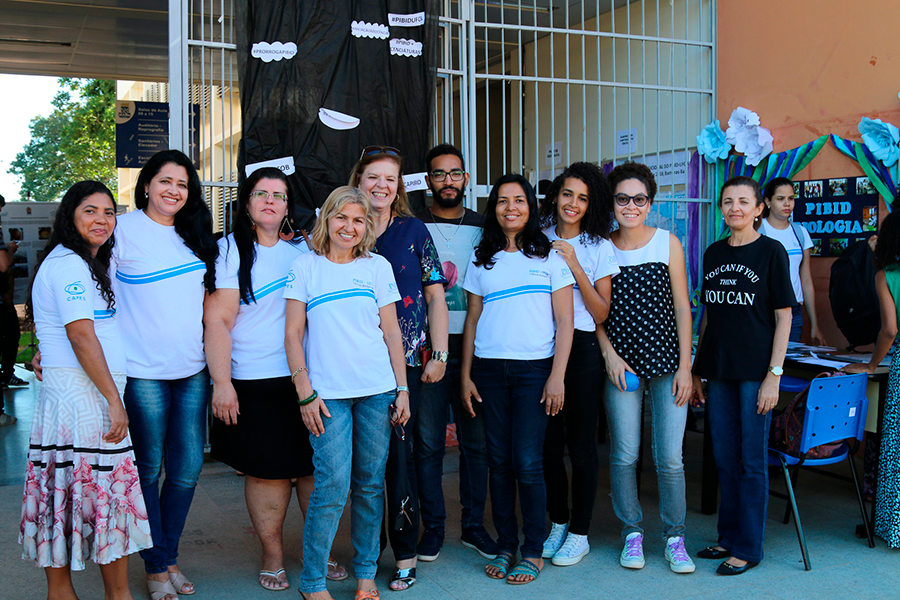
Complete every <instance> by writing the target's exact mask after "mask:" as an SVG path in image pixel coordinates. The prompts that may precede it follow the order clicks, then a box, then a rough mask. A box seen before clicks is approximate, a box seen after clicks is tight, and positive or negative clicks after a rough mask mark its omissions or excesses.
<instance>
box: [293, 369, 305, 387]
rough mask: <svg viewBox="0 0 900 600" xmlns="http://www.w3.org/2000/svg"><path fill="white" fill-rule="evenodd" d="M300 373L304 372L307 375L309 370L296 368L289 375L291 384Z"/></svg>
mask: <svg viewBox="0 0 900 600" xmlns="http://www.w3.org/2000/svg"><path fill="white" fill-rule="evenodd" d="M300 371H306V372H307V373H309V369H307V368H306V367H297V370H296V371H294V372H293V373H291V383H294V378H295V377H296V376H297V375H299V374H300Z"/></svg>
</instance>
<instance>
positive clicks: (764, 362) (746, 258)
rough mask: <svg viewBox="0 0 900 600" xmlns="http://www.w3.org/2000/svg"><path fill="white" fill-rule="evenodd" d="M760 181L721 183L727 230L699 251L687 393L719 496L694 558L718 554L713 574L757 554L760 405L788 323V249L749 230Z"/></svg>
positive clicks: (763, 427)
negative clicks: (709, 538) (707, 538)
mask: <svg viewBox="0 0 900 600" xmlns="http://www.w3.org/2000/svg"><path fill="white" fill-rule="evenodd" d="M763 206H764V205H763V201H762V194H761V193H760V191H759V185H758V184H757V183H756V181H754V180H753V179H750V178H749V177H733V178H731V179H729V180H728V181H726V182H725V185H724V186H723V187H722V193H721V196H720V197H719V208H720V209H721V211H722V215H723V217H724V218H725V223H726V224H727V225H728V227H729V228H730V229H731V235H730V236H729V237H728V238H726V239H724V240H719V241H718V242H715V243H714V244H712V245H710V247H709V248H707V249H706V253H705V254H704V255H703V273H704V275H703V288H702V290H701V301H702V302H703V303H704V304H705V305H706V313H705V314H704V316H703V321H702V323H701V324H700V345H699V347H698V349H697V358H696V360H695V362H694V391H695V393H696V395H697V399H698V401H699V402H701V403H702V402H704V401H705V400H706V398H705V395H704V393H703V389H702V387H701V384H700V379H701V377H702V378H703V379H706V380H708V383H709V389H708V393H709V403H708V404H707V416H708V419H709V421H708V422H709V428H710V435H711V437H712V444H713V455H714V456H715V459H716V469H717V471H718V475H719V484H720V488H721V493H722V496H721V497H722V502H721V507H720V508H719V523H718V532H719V543H718V545H717V546H710V547H708V548H705V549H704V550H701V551H700V552H699V553H698V554H697V556H698V557H700V558H714V559H715V558H726V559H727V560H726V561H725V562H723V563H722V564H721V565H719V568H718V569H717V570H716V572H717V573H719V574H720V575H740V574H741V573H744V572H745V571H747V570H748V569H751V568H753V567H755V566H756V565H757V564H759V562H760V561H761V560H762V558H763V548H762V545H763V534H764V532H765V524H766V511H767V508H768V501H769V480H768V471H767V445H768V438H769V423H770V421H771V417H770V415H769V411H770V410H772V409H773V408H775V405H776V404H777V403H778V387H779V382H780V380H781V373H782V364H783V363H784V354H785V351H786V350H787V343H788V335H789V334H790V329H791V306H793V304H795V303H796V299H795V297H794V293H793V288H792V287H791V279H790V271H789V266H788V257H787V253H786V252H785V250H784V247H783V246H782V245H781V244H780V243H779V242H777V241H775V240H772V239H770V238H767V237H765V236H763V235H760V233H759V232H758V231H757V230H756V228H757V227H758V226H759V219H760V214H761V213H762V211H763Z"/></svg>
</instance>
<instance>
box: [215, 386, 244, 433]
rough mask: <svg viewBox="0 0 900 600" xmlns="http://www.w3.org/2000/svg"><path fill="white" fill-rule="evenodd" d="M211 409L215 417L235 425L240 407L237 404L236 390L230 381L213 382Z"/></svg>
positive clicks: (227, 423)
mask: <svg viewBox="0 0 900 600" xmlns="http://www.w3.org/2000/svg"><path fill="white" fill-rule="evenodd" d="M212 409H213V416H214V417H215V418H217V419H219V420H221V421H223V422H224V423H225V424H226V425H237V418H238V415H239V414H241V409H240V406H238V397H237V392H236V391H235V390H234V385H232V383H231V382H230V381H228V382H225V383H213V393H212Z"/></svg>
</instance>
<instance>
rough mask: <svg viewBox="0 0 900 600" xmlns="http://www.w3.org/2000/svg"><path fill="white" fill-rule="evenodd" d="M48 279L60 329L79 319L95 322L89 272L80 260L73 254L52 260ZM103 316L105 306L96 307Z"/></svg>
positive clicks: (92, 280) (92, 283) (91, 283)
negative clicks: (60, 323) (57, 312)
mask: <svg viewBox="0 0 900 600" xmlns="http://www.w3.org/2000/svg"><path fill="white" fill-rule="evenodd" d="M48 275H49V276H50V277H49V278H48V283H49V284H50V289H51V293H52V294H53V296H54V300H55V302H56V307H57V310H58V311H59V318H60V320H61V321H62V324H63V325H68V324H69V323H72V322H73V321H80V320H81V319H90V320H91V321H93V320H94V293H93V292H94V287H95V286H96V285H97V284H96V282H95V281H94V279H93V278H92V277H91V270H90V269H89V268H88V266H87V264H86V263H85V262H84V261H83V260H82V259H81V257H80V256H77V255H75V254H72V255H69V256H65V257H60V258H58V259H56V260H54V264H53V269H52V271H51V272H50V273H48ZM98 309H102V310H103V311H104V312H105V311H106V306H102V307H98Z"/></svg>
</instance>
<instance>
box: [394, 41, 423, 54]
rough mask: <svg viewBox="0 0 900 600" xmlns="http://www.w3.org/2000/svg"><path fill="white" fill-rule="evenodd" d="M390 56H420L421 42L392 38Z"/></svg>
mask: <svg viewBox="0 0 900 600" xmlns="http://www.w3.org/2000/svg"><path fill="white" fill-rule="evenodd" d="M391 54H396V55H397V56H409V57H416V56H422V42H417V41H416V40H407V39H404V38H392V39H391Z"/></svg>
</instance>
